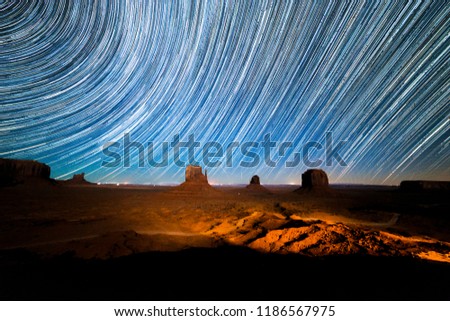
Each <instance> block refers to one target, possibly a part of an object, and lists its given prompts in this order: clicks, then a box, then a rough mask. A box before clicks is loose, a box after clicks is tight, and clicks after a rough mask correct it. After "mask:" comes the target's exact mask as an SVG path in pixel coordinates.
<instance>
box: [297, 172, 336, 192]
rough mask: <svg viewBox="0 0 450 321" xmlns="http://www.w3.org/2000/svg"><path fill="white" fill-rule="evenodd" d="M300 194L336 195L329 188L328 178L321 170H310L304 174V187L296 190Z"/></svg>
mask: <svg viewBox="0 0 450 321" xmlns="http://www.w3.org/2000/svg"><path fill="white" fill-rule="evenodd" d="M295 191H296V192H300V193H304V192H306V193H312V194H315V195H319V196H321V195H323V196H331V195H334V194H335V191H333V190H332V189H331V188H329V182H328V176H327V173H325V171H323V170H321V169H308V170H307V171H306V172H304V173H303V174H302V186H301V187H300V188H298V189H296V190H295Z"/></svg>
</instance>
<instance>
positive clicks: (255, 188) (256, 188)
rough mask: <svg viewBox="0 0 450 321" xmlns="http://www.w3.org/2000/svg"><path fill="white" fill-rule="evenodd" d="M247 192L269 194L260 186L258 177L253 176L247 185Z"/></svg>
mask: <svg viewBox="0 0 450 321" xmlns="http://www.w3.org/2000/svg"><path fill="white" fill-rule="evenodd" d="M247 190H250V191H252V192H262V193H270V191H269V190H268V189H267V188H265V187H264V186H262V185H261V182H260V180H259V176H258V175H254V176H253V177H252V178H251V179H250V184H248V185H247Z"/></svg>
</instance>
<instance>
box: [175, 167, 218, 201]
mask: <svg viewBox="0 0 450 321" xmlns="http://www.w3.org/2000/svg"><path fill="white" fill-rule="evenodd" d="M172 191H173V192H175V193H187V194H199V193H211V192H213V193H214V192H217V191H216V190H215V189H214V188H213V187H212V186H211V185H209V183H208V176H207V173H205V174H203V172H202V168H201V167H200V166H195V165H188V166H187V167H186V172H185V181H184V183H182V184H181V185H179V186H177V187H175V188H174V189H173V190H172Z"/></svg>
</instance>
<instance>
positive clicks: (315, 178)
mask: <svg viewBox="0 0 450 321" xmlns="http://www.w3.org/2000/svg"><path fill="white" fill-rule="evenodd" d="M316 187H319V188H327V187H328V176H327V173H325V172H324V171H323V170H321V169H308V170H307V171H306V172H304V173H303V174H302V188H316Z"/></svg>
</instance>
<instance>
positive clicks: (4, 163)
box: [0, 158, 50, 186]
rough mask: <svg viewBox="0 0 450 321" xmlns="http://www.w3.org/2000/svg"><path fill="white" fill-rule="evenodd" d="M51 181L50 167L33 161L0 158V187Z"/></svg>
mask: <svg viewBox="0 0 450 321" xmlns="http://www.w3.org/2000/svg"><path fill="white" fill-rule="evenodd" d="M31 181H47V182H49V181H50V166H48V165H46V164H43V163H39V162H37V161H33V160H18V159H5V158H0V185H2V186H11V185H16V184H22V183H26V182H31Z"/></svg>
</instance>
